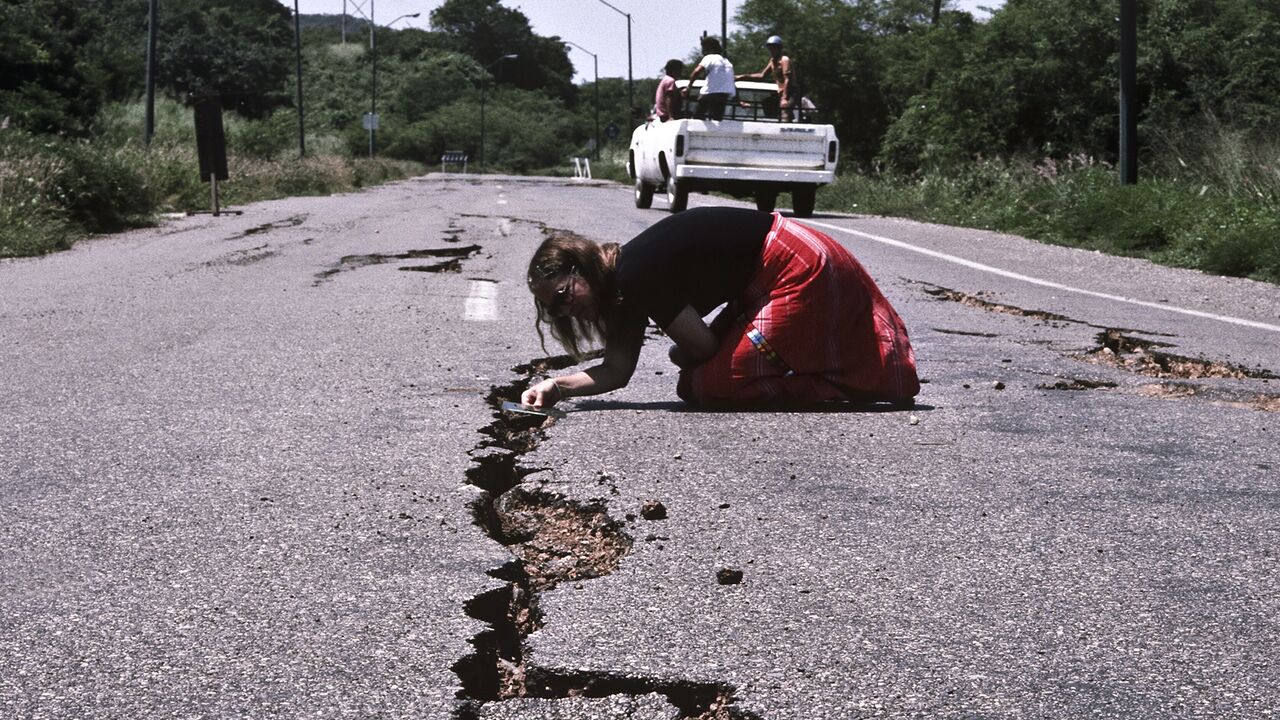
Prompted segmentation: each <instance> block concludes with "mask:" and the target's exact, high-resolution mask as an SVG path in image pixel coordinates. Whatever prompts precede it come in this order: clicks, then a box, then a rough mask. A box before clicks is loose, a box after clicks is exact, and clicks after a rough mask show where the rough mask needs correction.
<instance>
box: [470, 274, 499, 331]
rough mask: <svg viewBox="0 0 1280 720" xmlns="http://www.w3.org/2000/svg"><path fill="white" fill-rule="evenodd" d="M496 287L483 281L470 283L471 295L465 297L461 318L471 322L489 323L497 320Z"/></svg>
mask: <svg viewBox="0 0 1280 720" xmlns="http://www.w3.org/2000/svg"><path fill="white" fill-rule="evenodd" d="M497 300H498V285H497V283H491V282H484V281H483V280H472V281H471V293H470V294H469V295H468V296H467V301H466V304H465V305H464V309H463V317H465V318H466V319H467V320H470V321H472V322H491V321H493V320H497V319H498V303H497Z"/></svg>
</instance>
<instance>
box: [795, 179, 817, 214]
mask: <svg viewBox="0 0 1280 720" xmlns="http://www.w3.org/2000/svg"><path fill="white" fill-rule="evenodd" d="M817 196H818V186H817V185H796V186H795V187H794V188H792V189H791V209H792V210H793V211H795V214H796V217H804V218H807V217H809V216H810V215H812V214H813V206H814V203H815V202H817Z"/></svg>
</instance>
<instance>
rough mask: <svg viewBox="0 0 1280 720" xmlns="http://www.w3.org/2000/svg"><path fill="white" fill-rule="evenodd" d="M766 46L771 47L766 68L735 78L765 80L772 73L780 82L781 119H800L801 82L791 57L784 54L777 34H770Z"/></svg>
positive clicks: (787, 120) (786, 120)
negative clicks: (797, 77)
mask: <svg viewBox="0 0 1280 720" xmlns="http://www.w3.org/2000/svg"><path fill="white" fill-rule="evenodd" d="M764 46H765V47H766V48H768V49H769V63H768V64H767V65H765V66H764V69H763V70H761V71H760V72H758V73H743V74H741V75H738V76H737V77H736V78H734V79H735V80H764V78H765V76H766V75H772V76H773V81H774V82H776V83H777V84H778V107H779V109H780V110H781V118H780V119H781V120H782V122H791V121H792V120H793V119H799V118H798V116H797V111H798V110H799V108H800V84H799V83H797V82H796V75H795V69H794V66H793V65H792V62H791V58H789V57H787V56H786V55H783V54H782V38H780V37H778V36H777V35H773V36H770V37H769V39H768V40H766V41H765V43H764Z"/></svg>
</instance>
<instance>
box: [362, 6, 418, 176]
mask: <svg viewBox="0 0 1280 720" xmlns="http://www.w3.org/2000/svg"><path fill="white" fill-rule="evenodd" d="M420 14H421V13H409V14H407V15H401V16H400V17H398V18H396V19H395V20H392V21H391V22H389V23H387V27H391V26H392V25H394V24H395V23H397V22H399V21H401V20H403V19H405V18H416V17H418V15H420ZM377 27H378V26H377V24H376V23H375V22H374V21H373V0H369V53H370V54H371V55H372V62H373V86H372V90H371V91H370V93H369V157H373V144H374V143H373V139H374V133H376V132H377V124H378V119H377V118H378V43H377V40H376V38H377V33H376V32H375V30H376V29H377Z"/></svg>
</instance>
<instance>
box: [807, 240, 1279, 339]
mask: <svg viewBox="0 0 1280 720" xmlns="http://www.w3.org/2000/svg"><path fill="white" fill-rule="evenodd" d="M804 223H805V224H806V225H813V226H814V227H820V228H826V229H828V230H836V231H838V232H842V233H848V234H850V235H857V236H858V237H862V238H866V239H868V240H874V241H876V242H878V243H884V244H885V245H890V246H892V247H896V248H901V249H903V250H910V251H911V252H915V253H920V254H921V255H928V256H929V257H932V258H937V259H939V260H944V261H946V262H949V263H955V264H956V265H962V266H964V267H967V268H971V269H973V270H981V271H982V272H988V273H991V274H993V275H999V276H1000V277H1006V278H1011V279H1013V280H1021V281H1023V282H1028V283H1031V284H1032V285H1040V286H1041V287H1047V288H1053V289H1054V290H1061V291H1063V292H1070V293H1077V294H1079V295H1088V296H1090V297H1096V298H1102V299H1103V300H1112V301H1115V302H1122V303H1129V304H1130V305H1140V306H1142V307H1147V308H1155V309H1157V310H1168V311H1169V312H1172V313H1179V314H1181V315H1191V316H1193V317H1198V318H1206V319H1209V320H1217V321H1219V322H1224V323H1231V324H1232V325H1243V326H1244V327H1250V328H1255V329H1258V330H1269V331H1271V332H1275V333H1280V325H1271V324H1268V323H1264V322H1258V321H1256V320H1246V319H1244V318H1238V317H1232V316H1230V315H1218V314H1215V313H1210V312H1204V311H1203V310H1192V309H1191V308H1184V307H1178V306H1177V305H1165V304H1163V303H1157V302H1151V301H1149V300H1138V299H1137V298H1128V297H1122V296H1120V295H1112V294H1110V293H1104V292H1097V291H1096V290H1085V289H1083V288H1078V287H1072V286H1070V285H1063V284H1061V283H1056V282H1053V281H1052V280H1044V279H1041V278H1037V277H1031V276H1030V275H1023V274H1021V273H1016V272H1012V271H1010V270H1001V269H1000V268H998V267H992V266H990V265H983V264H982V263H980V262H974V261H973V260H966V259H964V258H962V257H957V256H955V255H948V254H946V253H941V252H938V251H936V250H929V249H928V248H922V247H917V246H915V245H911V244H909V243H905V242H902V241H901V240H894V239H892V238H887V237H881V236H880V235H872V234H871V233H864V232H861V231H859V230H850V229H849V228H843V227H840V226H839V225H831V224H828V223H821V222H812V221H810V220H805V221H804Z"/></svg>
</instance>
